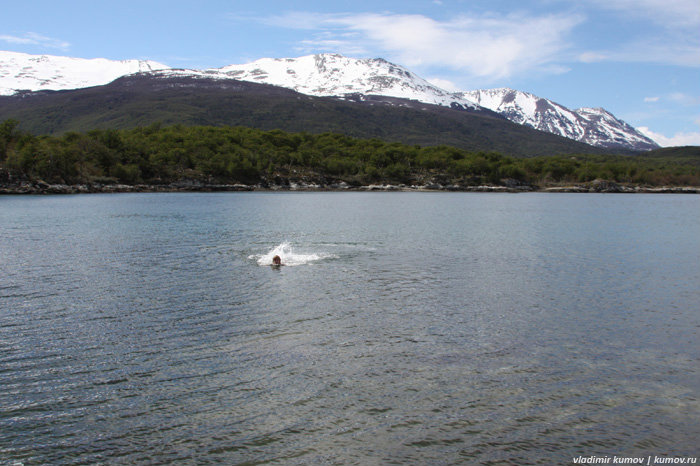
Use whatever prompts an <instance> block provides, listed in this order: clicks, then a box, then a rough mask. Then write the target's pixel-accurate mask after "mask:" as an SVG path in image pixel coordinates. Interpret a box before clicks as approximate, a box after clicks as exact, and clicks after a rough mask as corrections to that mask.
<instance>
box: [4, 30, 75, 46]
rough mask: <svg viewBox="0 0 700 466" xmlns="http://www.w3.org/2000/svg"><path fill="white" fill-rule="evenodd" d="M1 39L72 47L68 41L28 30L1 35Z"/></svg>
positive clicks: (18, 42) (11, 42)
mask: <svg viewBox="0 0 700 466" xmlns="http://www.w3.org/2000/svg"><path fill="white" fill-rule="evenodd" d="M0 41H2V42H7V43H8V44H21V45H38V46H41V47H48V48H52V49H60V50H67V49H68V48H69V47H70V43H68V42H66V41H63V40H60V39H53V38H51V37H46V36H43V35H41V34H37V33H34V32H27V33H25V34H24V35H22V36H10V35H0Z"/></svg>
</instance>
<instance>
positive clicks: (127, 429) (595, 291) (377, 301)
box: [0, 192, 700, 465]
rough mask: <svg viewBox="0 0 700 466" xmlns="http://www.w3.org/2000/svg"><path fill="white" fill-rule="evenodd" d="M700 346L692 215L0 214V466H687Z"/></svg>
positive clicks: (678, 203) (329, 206)
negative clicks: (587, 462) (673, 463)
mask: <svg viewBox="0 0 700 466" xmlns="http://www.w3.org/2000/svg"><path fill="white" fill-rule="evenodd" d="M275 254H279V255H280V256H281V258H282V262H283V263H284V264H286V265H283V266H281V267H277V268H273V267H271V266H270V265H268V264H269V262H270V260H271V257H272V256H273V255H275ZM699 331H700V196H695V195H645V194H631V195H627V194H546V193H527V194H496V193H444V192H442V193H359V192H358V193H347V192H345V193H321V192H317V193H255V192H253V193H211V194H206V193H191V194H188V193H173V194H162V193H161V194H155V193H152V194H111V195H101V194H100V195H78V196H18V197H11V196H5V197H0V464H95V463H105V464H115V463H118V464H125V463H126V464H158V463H170V462H179V463H192V464H194V463H196V464H202V463H224V464H238V463H249V464H265V463H274V464H310V463H311V464H328V463H330V464H361V465H366V464H460V463H461V464H568V463H571V462H572V460H573V458H576V457H578V456H581V455H582V456H610V457H612V456H614V455H616V456H629V457H631V456H643V457H644V458H646V457H647V455H657V456H662V455H665V456H674V457H688V456H692V457H696V456H697V455H698V447H697V441H698V438H700V338H699V335H698V333H699Z"/></svg>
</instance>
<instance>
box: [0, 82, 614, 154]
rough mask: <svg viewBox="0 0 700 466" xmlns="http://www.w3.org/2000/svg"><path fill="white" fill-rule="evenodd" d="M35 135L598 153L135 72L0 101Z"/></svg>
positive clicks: (467, 118)
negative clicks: (243, 137) (340, 138)
mask: <svg viewBox="0 0 700 466" xmlns="http://www.w3.org/2000/svg"><path fill="white" fill-rule="evenodd" d="M8 118H13V119H16V120H19V121H20V122H21V128H22V129H24V130H27V131H30V132H32V133H34V134H61V133H65V132H67V131H89V130H91V129H122V128H133V127H136V126H147V125H150V124H152V123H163V124H165V125H173V124H184V125H208V126H223V125H231V126H247V127H252V128H258V129H264V130H273V129H281V130H284V131H289V132H308V133H323V132H335V133H341V134H346V135H348V136H353V137H359V138H380V139H382V140H385V141H389V142H402V143H405V144H416V145H421V146H435V145H441V144H444V145H449V146H454V147H459V148H463V149H466V150H469V151H475V152H478V151H483V152H491V151H496V152H500V153H502V154H506V155H513V156H521V157H527V156H535V155H554V154H582V153H602V152H604V151H603V150H602V149H600V148H596V147H593V146H589V145H586V144H583V143H580V142H577V141H573V140H571V139H567V138H563V137H560V136H556V135H553V134H549V133H544V132H542V131H537V130H535V129H533V128H529V127H527V126H523V125H518V124H516V123H513V122H511V121H508V120H507V119H506V118H503V117H502V116H501V115H498V114H497V113H495V112H492V111H490V110H486V109H482V108H480V107H479V108H478V109H463V108H449V107H444V106H440V105H431V104H425V103H422V102H418V101H415V100H408V99H399V98H396V97H385V96H372V95H369V96H366V95H348V96H346V97H345V98H343V99H338V98H336V97H314V96H309V95H305V94H300V93H298V92H296V91H293V90H291V89H286V88H283V87H279V86H272V85H267V84H259V83H251V82H246V81H239V80H236V79H231V78H229V79H223V78H221V77H217V78H212V77H206V76H204V75H190V74H178V73H176V72H171V71H157V72H149V73H138V74H133V75H129V76H125V77H122V78H119V79H116V80H115V81H113V82H111V83H109V84H107V85H103V86H94V87H88V88H84V89H74V90H65V91H40V92H23V93H18V94H15V95H12V96H0V121H3V120H5V119H8Z"/></svg>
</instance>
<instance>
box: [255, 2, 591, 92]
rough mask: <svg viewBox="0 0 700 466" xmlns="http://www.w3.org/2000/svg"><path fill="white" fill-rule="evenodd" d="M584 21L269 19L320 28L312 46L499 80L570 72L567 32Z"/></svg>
mask: <svg viewBox="0 0 700 466" xmlns="http://www.w3.org/2000/svg"><path fill="white" fill-rule="evenodd" d="M582 20H583V18H582V17H580V16H578V15H564V14H561V15H555V14H553V15H545V16H529V15H525V14H510V15H507V16H503V15H496V14H485V15H478V16H475V15H472V16H467V15H463V16H459V17H456V18H454V19H451V20H448V21H438V20H435V19H432V18H429V17H426V16H423V15H403V14H376V13H364V14H318V13H304V12H293V13H288V14H285V15H281V16H275V17H271V18H267V19H266V20H265V22H266V23H267V24H269V25H274V26H278V27H279V26H282V27H287V28H294V29H303V30H310V31H317V32H316V33H315V35H314V38H312V39H307V40H305V41H304V42H303V43H302V44H301V45H302V46H303V47H306V48H307V49H309V50H310V49H312V48H314V47H317V48H318V49H322V50H324V51H325V50H326V49H327V48H328V47H329V46H335V47H338V49H336V51H339V52H341V53H348V52H347V48H349V47H352V48H354V49H355V50H372V51H374V53H381V54H386V55H387V58H389V59H392V60H395V61H398V62H399V63H401V64H402V65H406V66H410V67H420V66H424V67H429V66H440V67H445V68H450V69H452V70H456V71H459V72H461V73H466V74H468V75H470V76H475V77H480V78H487V79H499V78H507V77H510V76H513V75H515V74H519V73H524V72H529V71H533V70H537V71H538V72H543V71H544V72H548V73H561V72H564V71H566V68H563V67H562V66H560V65H558V64H557V63H556V62H557V61H558V60H560V59H561V58H562V55H563V54H564V52H565V51H566V50H567V49H568V48H569V44H568V43H567V40H566V38H567V35H568V34H569V32H570V31H571V30H572V29H573V28H574V27H575V26H576V25H578V24H579V23H580V22H581V21H582ZM349 35H350V36H349ZM329 41H330V42H329Z"/></svg>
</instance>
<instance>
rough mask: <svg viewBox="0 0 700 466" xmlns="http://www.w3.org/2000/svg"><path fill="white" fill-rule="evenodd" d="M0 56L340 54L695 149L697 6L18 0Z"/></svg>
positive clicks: (0, 25)
mask: <svg viewBox="0 0 700 466" xmlns="http://www.w3.org/2000/svg"><path fill="white" fill-rule="evenodd" d="M4 3H5V4H4V5H3V6H2V13H1V14H0V50H8V51H14V52H24V53H30V54H46V55H63V56H71V57H79V58H108V59H113V60H125V59H147V60H154V61H158V62H160V63H164V64H166V65H168V66H171V67H177V68H197V69H202V68H218V67H221V66H225V65H229V64H238V63H247V62H250V61H253V60H256V59H259V58H263V57H274V58H285V57H298V56H302V55H309V54H313V53H325V52H332V53H340V54H343V55H346V56H350V57H355V58H384V59H386V60H388V61H391V62H393V63H396V64H399V65H402V66H404V67H406V68H408V69H409V70H411V71H413V72H414V73H416V74H418V75H419V76H421V77H423V78H425V79H427V80H429V81H431V82H432V83H433V84H436V85H438V86H440V87H443V88H445V89H448V90H455V91H456V90H474V89H485V88H494V87H509V88H512V89H517V90H521V91H526V92H530V93H533V94H535V95H538V96H540V97H545V98H548V99H550V100H553V101H555V102H557V103H559V104H561V105H564V106H565V107H568V108H571V109H576V108H579V107H603V108H605V109H606V110H608V111H610V112H612V113H613V114H614V115H615V116H617V117H618V118H621V119H622V120H624V121H626V122H628V123H629V124H631V125H632V126H634V127H636V128H638V129H640V131H642V132H643V133H644V134H646V135H647V136H649V137H651V138H652V139H654V140H655V141H657V142H658V143H659V144H660V145H662V146H671V145H674V146H677V145H700V0H578V1H570V0H569V1H567V0H420V1H418V0H396V1H394V0H374V1H365V0H355V1H353V2H332V1H328V0H325V1H311V0H297V1H294V2H289V1H282V0H280V1H276V0H274V1H266V0H257V1H236V0H229V1H224V0H200V1H198V2H195V1H192V0H187V1H181V0H167V1H162V0H139V1H132V0H120V1H114V0H103V1H95V0H90V1H82V0H80V1H77V0H75V1H73V0H62V1H60V2H59V1H56V0H50V1H44V0H23V1H22V2H10V1H7V2H4Z"/></svg>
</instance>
